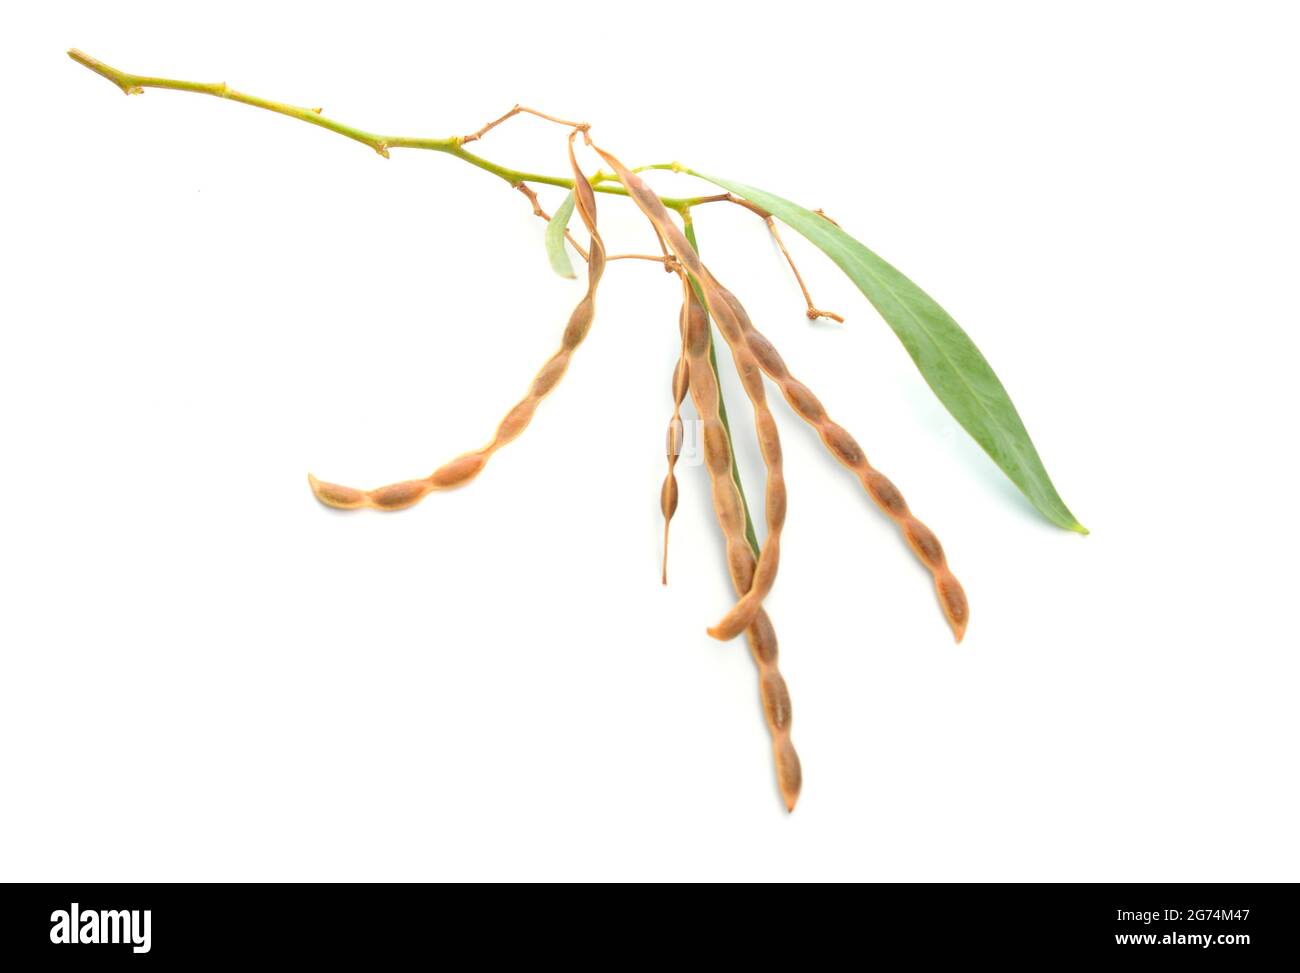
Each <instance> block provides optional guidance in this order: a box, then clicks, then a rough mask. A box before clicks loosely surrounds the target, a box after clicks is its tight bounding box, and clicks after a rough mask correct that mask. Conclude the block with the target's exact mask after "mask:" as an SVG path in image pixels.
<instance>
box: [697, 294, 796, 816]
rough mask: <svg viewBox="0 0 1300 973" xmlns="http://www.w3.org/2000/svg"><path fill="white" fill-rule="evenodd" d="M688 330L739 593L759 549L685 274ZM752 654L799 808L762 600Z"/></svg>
mask: <svg viewBox="0 0 1300 973" xmlns="http://www.w3.org/2000/svg"><path fill="white" fill-rule="evenodd" d="M682 288H683V301H682V331H683V333H684V335H685V348H686V358H687V369H688V370H689V372H690V376H691V379H690V394H691V399H692V401H693V402H694V403H695V410H696V412H698V413H699V416H700V422H701V424H702V425H703V427H704V435H703V437H702V438H703V446H704V459H705V467H706V468H707V469H708V471H709V479H710V481H711V483H712V485H713V509H714V512H715V513H716V514H717V517H718V525H719V526H720V527H721V528H722V536H723V539H724V541H725V542H726V545H727V567H728V570H729V572H730V574H731V582H732V584H733V585H734V586H735V589H736V594H737V595H740V596H742V597H743V596H744V595H745V594H746V593H747V592H749V591H750V589H751V588H752V587H753V584H754V578H755V574H756V562H755V559H754V553H753V551H751V550H750V548H749V543H748V542H747V541H746V540H745V517H744V513H743V510H742V507H741V503H740V491H738V490H737V489H736V484H735V481H734V480H732V478H731V447H730V446H728V445H727V435H726V431H725V430H724V429H723V428H722V422H721V419H720V418H719V413H718V403H719V392H718V383H717V380H716V379H715V378H714V377H713V369H712V368H710V367H709V349H710V345H711V338H710V334H709V317H708V315H707V314H706V313H705V311H704V307H703V305H702V304H700V302H699V301H698V300H697V299H696V297H695V292H694V290H692V289H691V286H690V284H689V283H688V282H687V281H686V279H685V277H683V279H682ZM746 634H747V636H748V639H749V651H750V655H751V656H752V657H753V659H754V664H755V665H756V666H757V667H758V680H759V693H760V696H761V698H762V702H763V715H764V718H765V719H766V720H767V727H768V730H769V732H770V733H771V735H772V757H773V760H774V761H775V763H776V780H777V785H778V786H779V787H780V789H781V796H782V798H783V799H784V800H785V806H786V810H788V811H793V810H794V805H795V802H796V801H798V799H799V790H800V788H801V787H802V786H803V770H802V768H801V766H800V764H799V754H798V753H796V752H795V749H794V744H793V743H792V742H791V740H790V719H791V718H790V694H789V692H788V691H787V689H786V685H785V680H784V679H783V678H782V676H781V672H780V669H779V668H778V667H777V658H778V654H779V653H778V650H777V641H776V629H775V628H773V626H772V620H771V619H770V618H768V615H767V612H766V611H765V610H764V609H763V608H762V606H761V605H760V606H759V608H758V611H757V612H755V614H754V617H753V619H752V620H751V622H750V624H749V627H748V629H747V633H746Z"/></svg>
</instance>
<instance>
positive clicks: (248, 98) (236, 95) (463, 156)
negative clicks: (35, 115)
mask: <svg viewBox="0 0 1300 973" xmlns="http://www.w3.org/2000/svg"><path fill="white" fill-rule="evenodd" d="M68 57H70V58H72V60H74V61H76V62H77V63H78V64H80V65H82V66H84V67H87V68H89V69H90V70H91V71H94V72H95V73H96V74H98V75H100V76H101V77H104V78H107V79H108V80H109V81H111V82H113V84H115V85H117V86H118V87H119V88H121V89H122V91H123V92H124V93H126V94H128V95H138V94H140V93H142V92H143V91H144V89H145V88H162V89H165V90H168V91H189V92H193V93H194V94H200V95H212V96H213V97H215V98H224V99H226V100H227V101H237V102H240V103H241V104H244V105H252V106H253V107H254V108H262V109H265V110H266V111H273V112H276V113H277V114H280V115H288V116H289V117H290V118H296V119H298V120H299V121H303V122H307V123H308V124H309V125H315V126H317V127H318V128H323V129H327V130H328V131H331V132H337V133H338V134H339V135H342V136H344V137H346V138H350V139H352V140H353V141H356V142H360V143H361V144H363V145H368V146H369V147H370V148H372V149H374V150H375V151H376V152H378V153H379V154H380V155H382V156H383V157H384V158H385V159H387V158H388V150H389V149H427V150H429V151H431V152H441V153H443V154H445V155H450V156H453V157H455V158H457V159H460V160H461V161H462V162H468V163H469V164H470V165H472V166H475V167H477V168H479V169H482V170H483V171H485V172H490V173H492V175H494V176H497V177H498V178H500V179H504V180H505V181H506V182H508V183H509V184H510V185H512V186H517V185H519V184H521V183H525V182H533V183H538V184H540V185H544V186H560V187H561V188H564V189H572V188H573V180H572V179H566V178H564V177H563V176H549V175H546V174H544V173H539V172H526V171H524V170H522V169H512V168H510V167H509V166H503V165H499V164H497V163H495V162H492V161H491V160H489V159H485V158H483V157H482V156H479V155H475V154H474V153H473V152H470V151H468V150H466V149H465V148H464V146H463V145H462V142H463V141H464V138H463V136H459V135H452V136H448V137H447V138H417V137H413V136H406V135H380V134H378V133H376V132H368V131H366V130H365V129H361V128H356V127H355V126H352V125H345V124H344V123H343V122H338V121H335V120H334V119H332V118H327V117H325V116H324V115H323V114H321V110H320V109H319V108H300V107H298V106H297V105H287V104H285V103H283V102H279V101H270V100H268V99H266V98H259V97H257V96H256V95H246V94H244V93H243V92H242V91H236V90H235V89H234V88H232V87H230V86H229V85H228V84H226V83H225V82H224V81H218V82H215V83H208V82H202V81H177V80H175V79H172V78H153V77H148V76H146V75H141V74H128V73H127V72H125V71H119V70H118V69H117V68H114V67H109V66H108V65H107V64H105V63H104V62H103V61H99V60H96V59H95V58H93V57H91V56H90V55H89V54H85V53H83V52H81V51H79V50H77V49H76V48H73V49H72V50H70V51H68ZM593 183H594V188H595V190H596V192H600V193H609V194H610V195H614V196H626V195H627V190H626V189H624V188H623V187H622V186H621V185H618V184H617V183H615V184H605V183H604V181H603V180H599V179H598V180H593ZM660 199H661V200H662V201H663V204H664V205H665V206H667V207H668V208H669V209H672V210H676V211H677V212H679V213H682V212H685V211H686V210H688V209H690V207H691V205H693V204H694V203H695V202H696V200H695V199H678V198H676V197H672V196H662V197H660Z"/></svg>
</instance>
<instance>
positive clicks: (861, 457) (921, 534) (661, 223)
mask: <svg viewBox="0 0 1300 973" xmlns="http://www.w3.org/2000/svg"><path fill="white" fill-rule="evenodd" d="M596 151H597V152H599V153H600V155H601V157H602V158H604V160H605V161H606V162H608V163H609V164H610V166H611V167H613V169H614V171H615V173H617V175H618V178H619V181H620V182H622V183H623V185H624V187H626V189H627V191H628V195H629V196H630V197H631V198H632V200H633V201H634V202H635V203H636V204H637V206H638V207H639V208H640V209H641V211H642V212H643V213H644V214H645V215H646V216H647V217H648V218H649V220H650V221H651V222H652V223H653V224H655V227H656V228H657V229H658V230H659V232H660V233H661V234H662V235H663V237H664V239H665V240H666V241H667V243H668V246H669V247H670V249H672V251H673V253H674V254H675V255H676V256H677V259H678V260H679V261H680V262H681V263H682V266H684V267H685V268H686V270H687V271H688V272H690V273H691V274H692V275H693V276H694V277H695V278H696V279H697V280H699V281H700V285H701V288H702V289H703V290H704V294H705V300H706V301H707V302H708V306H709V312H710V313H711V314H712V315H713V318H714V320H715V321H717V322H718V328H719V330H721V331H722V333H723V336H724V337H725V338H726V339H727V340H728V342H729V343H730V342H732V341H733V340H735V341H736V342H737V343H742V344H744V345H745V346H746V347H747V348H749V350H750V352H751V354H752V356H753V358H754V360H755V361H757V362H758V364H759V367H760V368H762V370H763V371H764V372H765V373H766V374H767V376H768V377H769V378H771V379H772V381H774V382H776V384H777V385H778V386H780V388H781V391H782V394H783V395H785V398H786V401H787V402H789V403H790V405H791V407H792V408H794V410H795V411H796V412H797V413H798V414H799V415H800V416H801V417H802V418H803V419H804V420H805V421H807V422H809V423H810V424H811V425H812V426H813V427H814V428H815V429H816V430H817V432H818V435H820V436H821V439H822V442H823V443H824V444H825V445H826V448H827V449H829V450H830V452H831V454H832V455H833V456H834V457H835V458H836V459H838V460H839V461H840V463H842V464H843V465H844V466H846V467H848V468H849V469H850V470H852V471H853V472H854V473H855V474H857V476H858V478H859V479H860V480H861V481H862V485H863V487H864V488H866V490H867V492H868V494H870V495H871V498H872V499H873V500H874V501H875V502H876V504H877V505H878V506H879V507H880V508H881V509H882V510H883V511H884V512H885V513H886V514H887V515H888V516H889V517H890V518H891V519H893V521H894V522H895V523H896V524H897V525H898V527H899V529H900V530H901V531H902V533H903V537H904V539H906V541H907V543H908V544H909V546H911V548H912V551H913V552H914V553H915V554H916V556H917V558H919V559H920V561H921V563H922V564H924V565H925V566H926V567H927V568H928V569H929V570H930V574H931V575H932V577H933V578H934V586H935V591H936V593H937V594H938V596H939V605H940V607H941V608H942V609H943V612H944V615H945V616H946V617H947V619H948V624H949V625H950V626H951V627H952V631H953V634H954V635H955V636H956V638H957V641H958V642H960V641H961V639H962V636H963V635H965V634H966V625H967V622H968V621H969V618H970V607H969V605H968V604H967V601H966V594H965V592H964V591H963V590H962V587H961V584H960V583H959V582H958V581H957V579H956V577H954V576H953V573H952V571H951V570H950V569H949V568H948V563H947V559H946V558H945V557H944V553H943V547H942V546H941V545H940V544H939V541H938V538H936V537H935V536H934V534H933V533H932V532H931V531H930V529H929V528H928V527H926V526H925V525H924V524H922V523H921V522H920V521H919V520H917V519H916V518H915V517H914V516H913V515H912V513H911V511H910V510H908V508H907V504H906V502H904V501H903V498H902V495H901V494H899V493H898V491H897V489H896V488H895V487H894V486H893V484H892V483H889V481H888V480H887V479H885V477H884V476H883V475H881V474H880V473H878V472H877V471H876V470H875V469H874V468H873V467H872V466H871V464H870V463H868V462H867V458H866V454H865V453H864V452H863V451H862V447H860V446H859V445H858V444H857V442H856V441H855V440H854V439H853V437H852V436H850V435H849V434H848V432H847V431H846V430H845V429H844V428H843V427H842V426H840V425H838V424H837V423H834V422H832V421H831V420H830V418H829V417H828V416H827V415H826V410H825V409H824V408H823V407H822V404H821V403H820V402H819V401H818V400H817V397H816V396H815V395H813V394H812V392H811V391H810V390H809V389H808V387H807V386H805V385H803V384H802V383H800V382H797V381H795V379H794V378H793V376H791V375H790V373H789V370H788V369H786V367H785V363H784V362H783V361H782V360H781V356H780V355H779V354H777V352H776V349H775V348H774V347H773V346H772V343H771V342H770V341H768V340H767V339H766V338H764V337H763V336H762V335H761V334H760V333H759V332H758V330H757V329H756V328H755V327H754V325H753V323H752V322H751V321H750V320H749V315H748V314H746V313H745V309H744V308H743V307H742V306H741V304H740V302H739V301H738V300H736V297H735V295H733V294H732V293H731V292H730V291H728V290H727V289H726V288H724V287H723V286H722V285H721V284H719V283H718V282H717V280H716V279H715V278H714V277H713V275H712V274H710V273H709V271H708V268H706V267H705V266H704V264H703V263H702V262H701V261H700V258H699V255H698V254H697V253H696V252H695V249H694V248H693V247H692V246H691V245H690V243H689V242H688V241H687V239H686V237H685V236H684V235H683V234H682V232H681V231H680V230H678V229H677V225H676V224H675V223H674V222H673V221H672V219H671V218H670V217H669V215H668V210H667V209H666V208H665V207H664V204H663V202H662V201H661V200H660V199H659V197H658V196H657V195H655V194H654V193H653V192H652V191H651V190H650V189H649V187H647V186H646V184H645V183H644V182H643V181H642V180H641V179H640V177H638V176H637V175H636V174H634V173H633V172H631V171H630V170H628V168H627V167H626V166H624V165H623V164H622V163H621V162H619V160H618V159H616V158H615V157H614V156H612V155H610V154H609V153H607V152H604V151H602V150H601V149H599V148H597V149H596ZM742 377H743V376H742ZM877 477H878V478H879V479H876V478H877ZM881 481H883V483H882V482H881ZM873 484H875V485H876V490H875V491H873V489H872V485H873ZM884 484H888V487H885V486H884ZM886 499H887V500H888V501H889V502H888V503H886V502H885V500H886ZM759 569H760V571H761V569H762V558H761V557H760V564H759Z"/></svg>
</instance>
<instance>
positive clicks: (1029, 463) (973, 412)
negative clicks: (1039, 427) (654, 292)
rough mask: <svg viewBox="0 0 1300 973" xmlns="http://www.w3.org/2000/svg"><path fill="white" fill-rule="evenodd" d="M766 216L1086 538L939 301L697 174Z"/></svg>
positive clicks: (1014, 475) (830, 229) (876, 262)
mask: <svg viewBox="0 0 1300 973" xmlns="http://www.w3.org/2000/svg"><path fill="white" fill-rule="evenodd" d="M686 171H688V172H690V174H691V175H693V176H698V177H699V178H701V179H704V180H707V181H708V182H711V183H713V184H714V185H715V186H720V187H721V188H723V189H725V190H727V191H728V192H731V193H734V194H735V195H737V196H740V197H742V198H744V199H746V200H748V201H749V202H751V203H753V204H754V205H756V206H759V207H761V208H763V209H765V210H766V211H767V212H769V213H771V214H772V215H773V216H775V217H776V218H777V219H779V220H781V222H783V223H786V224H788V225H789V226H790V227H791V228H792V229H794V230H796V231H797V232H798V233H800V234H801V235H802V236H803V237H805V238H806V239H807V240H808V241H809V242H810V243H812V244H813V245H814V246H816V247H817V248H818V249H819V250H821V251H822V252H823V253H824V254H826V256H828V257H830V258H831V260H833V261H834V262H835V264H836V265H837V266H838V267H839V268H840V269H841V270H842V271H844V273H845V274H846V275H847V276H848V278H849V279H850V280H852V281H853V283H854V284H855V285H857V288H858V290H860V291H862V293H863V295H864V296H865V297H866V298H867V300H869V301H870V302H871V303H872V305H873V306H874V307H875V308H876V310H877V311H879V312H880V316H881V317H883V318H884V319H885V322H886V323H887V324H888V325H889V326H890V328H892V329H893V331H894V334H895V335H896V336H897V337H898V339H899V341H901V342H902V343H903V347H904V348H905V349H906V350H907V353H908V354H909V355H910V356H911V358H912V361H913V362H914V363H915V364H916V367H917V370H918V371H920V373H921V377H922V378H924V379H925V381H926V384H928V385H929V386H930V389H931V391H933V392H934V394H935V396H936V397H937V398H938V399H939V401H940V402H942V403H943V405H944V408H946V409H947V410H948V411H949V412H950V413H951V414H952V416H953V418H954V419H956V420H957V422H958V423H960V424H961V427H962V428H963V429H965V430H966V432H967V433H969V434H970V436H971V438H972V439H974V440H975V441H976V442H977V443H979V445H980V447H981V448H982V449H983V450H984V451H985V452H986V453H988V455H989V457H990V458H991V459H992V460H993V462H994V463H996V464H997V465H998V467H999V468H1000V469H1001V470H1002V472H1003V473H1005V474H1006V475H1007V478H1008V479H1010V480H1011V482H1012V483H1014V484H1015V485H1016V486H1017V487H1018V488H1019V489H1020V492H1021V493H1023V494H1024V495H1025V497H1026V498H1027V499H1028V500H1029V502H1030V503H1032V504H1033V505H1034V507H1035V508H1037V510H1038V511H1039V513H1041V514H1042V515H1043V516H1044V517H1046V518H1047V519H1048V520H1049V521H1051V522H1052V523H1053V524H1056V525H1057V526H1058V527H1062V528H1064V529H1066V530H1072V531H1076V532H1077V533H1080V534H1086V533H1088V529H1087V528H1086V527H1084V526H1083V525H1082V524H1080V523H1079V521H1078V520H1077V519H1076V518H1075V516H1074V514H1072V513H1071V512H1070V509H1069V508H1068V507H1067V506H1066V505H1065V501H1064V500H1062V499H1061V495H1060V494H1059V493H1057V491H1056V487H1055V486H1054V485H1053V484H1052V480H1051V477H1049V476H1048V475H1047V470H1046V468H1045V467H1044V466H1043V461H1042V459H1040V458H1039V455H1038V450H1037V449H1035V448H1034V444H1033V441H1032V440H1031V439H1030V438H1029V432H1028V431H1027V430H1026V429H1025V424H1024V423H1023V422H1022V421H1021V419H1020V414H1019V413H1018V412H1017V411H1016V407H1015V406H1014V405H1013V404H1012V402H1011V397H1010V396H1009V395H1008V394H1007V390H1006V389H1005V388H1004V387H1003V385H1002V382H1001V381H999V380H998V377H997V375H995V374H994V372H993V368H992V366H990V365H989V363H988V360H987V359H985V357H984V355H983V354H982V353H981V352H980V350H979V349H978V348H976V347H975V343H974V342H973V341H971V339H970V336H969V335H967V334H966V332H965V331H963V330H962V329H961V326H960V325H958V324H957V322H956V321H954V320H953V319H952V316H951V315H949V314H948V312H947V311H945V310H944V309H943V308H942V307H940V306H939V304H938V302H936V301H935V300H934V298H932V297H930V295H928V294H927V293H925V291H923V290H921V288H920V287H918V286H917V285H916V284H914V283H913V282H912V281H911V280H909V279H908V278H907V277H906V276H904V275H903V274H902V273H900V272H899V271H898V270H897V269H896V268H895V267H894V266H893V265H891V264H890V263H888V262H887V261H885V260H884V259H882V258H881V257H879V256H877V255H876V254H875V253H873V252H872V251H871V250H869V249H867V247H865V246H863V245H862V244H861V243H859V242H858V241H857V240H855V239H854V238H853V237H851V236H849V235H848V234H847V233H845V232H844V230H842V229H841V228H840V227H839V226H837V225H835V224H834V223H832V222H831V221H830V220H827V219H825V218H824V217H822V216H820V215H818V214H816V213H814V212H812V211H811V210H807V209H804V208H803V207H802V206H798V205H796V204H795V203H792V202H790V201H789V200H787V199H782V198H781V197H780V196H775V195H773V194H772V193H769V192H766V191H764V190H762V189H755V188H754V187H753V186H747V185H745V184H744V183H739V182H734V181H733V180H730V179H721V178H718V177H717V176H709V175H705V174H704V173H702V172H697V171H695V170H694V169H688V170H686Z"/></svg>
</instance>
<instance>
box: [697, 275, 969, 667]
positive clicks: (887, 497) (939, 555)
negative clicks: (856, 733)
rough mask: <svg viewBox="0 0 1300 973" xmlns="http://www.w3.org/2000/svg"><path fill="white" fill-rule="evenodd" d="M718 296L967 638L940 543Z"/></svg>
mask: <svg viewBox="0 0 1300 973" xmlns="http://www.w3.org/2000/svg"><path fill="white" fill-rule="evenodd" d="M722 298H723V300H724V301H726V302H727V303H728V304H729V305H730V306H731V309H732V311H733V312H734V313H735V316H736V318H737V320H738V321H739V322H740V325H741V327H742V329H743V330H744V332H745V340H746V342H747V343H748V345H749V347H750V348H751V349H752V350H753V351H754V355H755V357H756V358H757V360H758V362H759V364H760V366H761V367H762V369H763V371H764V372H766V373H767V376H768V377H769V378H770V379H772V381H773V382H775V383H776V384H777V386H778V387H780V389H781V392H782V394H783V395H784V396H785V398H786V401H787V402H789V403H790V407H791V408H792V409H794V411H795V412H796V413H798V415H799V416H800V417H801V418H802V419H804V421H806V422H807V423H808V424H809V425H810V426H812V427H813V428H814V429H816V430H817V434H818V435H819V436H821V440H822V442H823V443H824V444H825V445H826V448H827V449H828V450H829V451H830V453H831V455H832V456H834V457H835V458H836V459H837V460H839V461H840V463H841V464H843V465H844V466H846V467H848V469H850V470H851V471H852V472H853V473H854V474H856V476H857V477H858V479H859V480H860V481H861V483H862V486H863V488H864V489H865V490H866V491H867V493H868V494H869V495H870V496H871V499H872V500H873V501H875V504H876V506H877V507H879V508H880V509H881V510H882V511H884V512H885V514H886V515H887V516H888V517H889V518H890V519H891V520H893V521H894V523H896V524H897V525H898V527H899V529H900V530H901V531H902V533H903V538H904V539H905V540H906V541H907V543H908V545H909V546H910V547H911V548H912V551H913V553H915V554H916V556H917V558H918V559H919V560H920V561H921V563H922V564H924V565H925V566H926V567H927V568H928V569H929V570H930V574H931V576H932V577H933V578H934V588H935V592H936V593H937V594H938V596H939V606H940V607H941V608H942V609H943V613H944V616H945V617H946V618H947V619H948V624H949V625H950V626H951V627H952V631H953V635H954V636H956V639H957V641H958V642H960V641H961V640H962V636H963V635H965V634H966V625H967V623H968V622H969V621H970V605H969V604H968V603H967V601H966V592H965V591H964V590H962V586H961V583H960V582H959V581H958V580H957V578H956V577H955V576H954V575H953V573H952V571H951V569H949V567H948V560H947V558H946V557H945V556H944V553H943V545H941V544H940V543H939V539H938V538H937V537H935V536H934V532H933V531H931V530H930V528H929V527H926V526H925V524H923V523H921V522H920V521H919V520H917V519H916V517H915V516H914V515H913V514H912V511H911V510H910V509H908V506H907V501H906V500H904V499H903V495H902V493H900V492H899V490H898V488H897V487H896V486H894V484H893V483H892V482H891V481H890V480H889V478H888V477H887V476H885V475H884V474H883V473H881V472H880V471H879V470H877V469H876V468H875V467H873V466H872V465H871V463H870V462H868V460H867V456H866V453H864V452H863V450H862V447H861V446H859V445H858V443H857V441H856V440H855V439H854V438H853V437H852V436H851V435H849V432H848V430H846V429H845V428H844V427H843V426H841V425H839V424H838V423H836V422H833V421H832V420H831V418H830V417H829V416H828V415H827V414H826V409H825V408H824V407H823V406H822V404H821V402H820V401H819V400H818V399H817V396H815V395H813V393H812V391H811V390H810V389H809V388H808V386H806V385H804V384H803V383H802V382H800V381H798V380H797V379H795V377H794V376H793V375H791V374H790V370H789V369H788V368H786V365H785V361H784V360H783V359H782V358H781V355H780V354H779V353H778V352H777V350H776V348H774V347H773V346H772V343H771V342H770V341H768V340H767V339H766V338H765V337H763V335H761V334H760V333H759V332H758V330H757V329H756V328H755V327H754V325H753V324H752V323H751V322H750V320H749V315H748V314H746V313H745V309H744V308H743V307H742V306H741V304H740V302H739V301H738V300H736V297H735V295H734V294H732V293H731V292H730V291H728V290H726V288H722Z"/></svg>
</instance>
